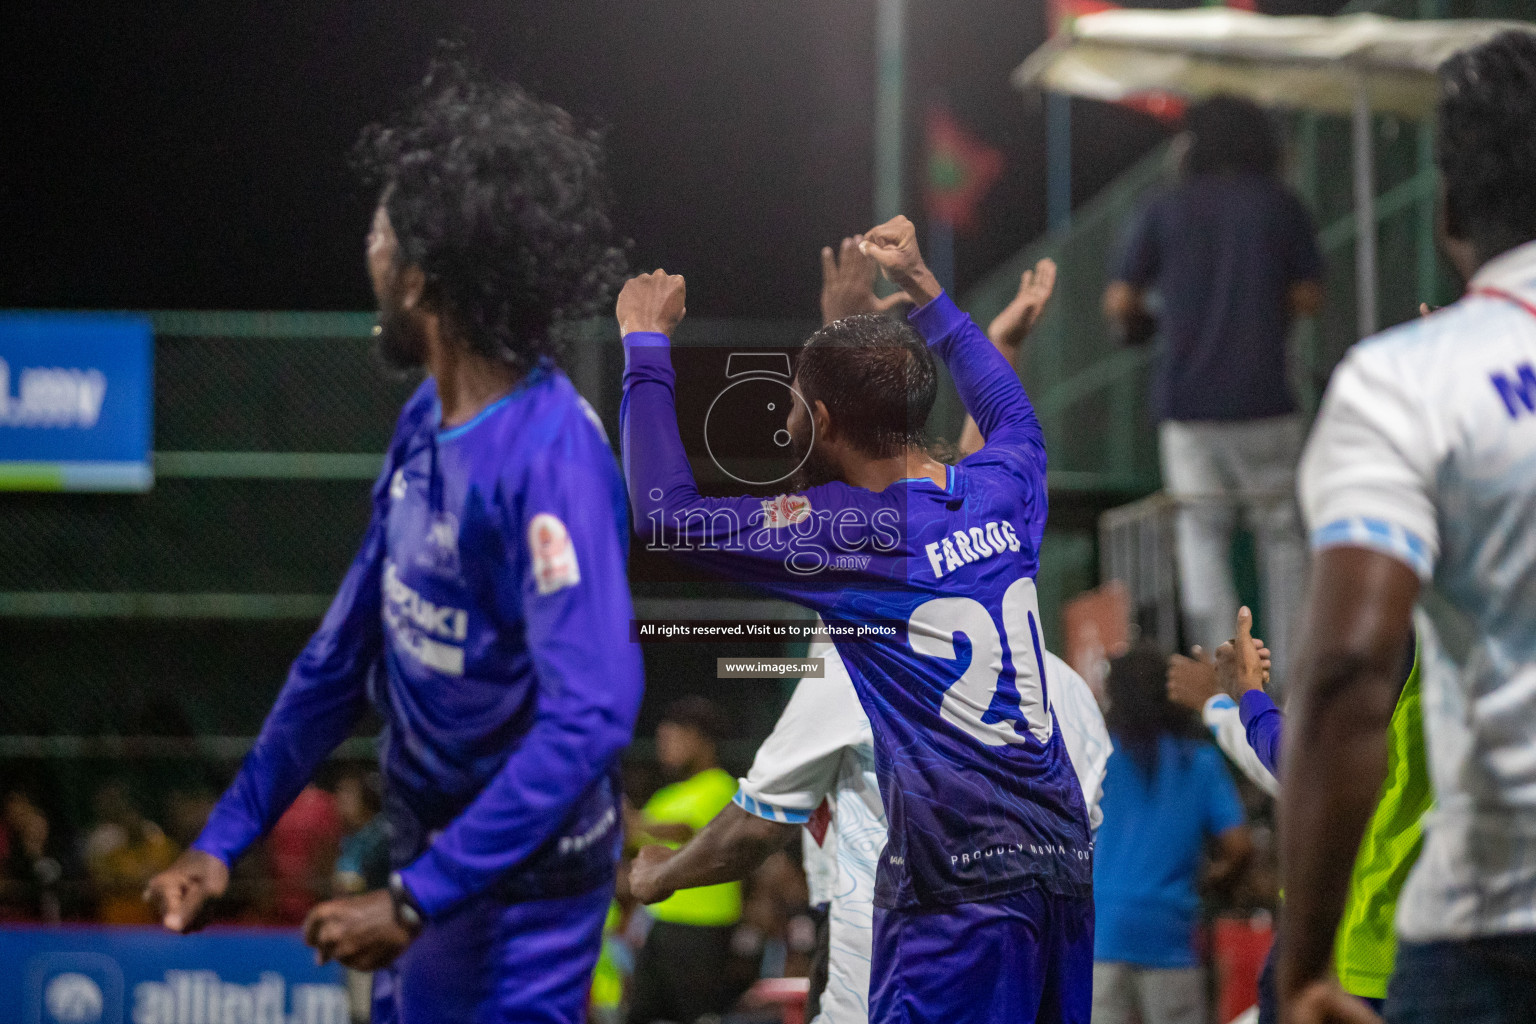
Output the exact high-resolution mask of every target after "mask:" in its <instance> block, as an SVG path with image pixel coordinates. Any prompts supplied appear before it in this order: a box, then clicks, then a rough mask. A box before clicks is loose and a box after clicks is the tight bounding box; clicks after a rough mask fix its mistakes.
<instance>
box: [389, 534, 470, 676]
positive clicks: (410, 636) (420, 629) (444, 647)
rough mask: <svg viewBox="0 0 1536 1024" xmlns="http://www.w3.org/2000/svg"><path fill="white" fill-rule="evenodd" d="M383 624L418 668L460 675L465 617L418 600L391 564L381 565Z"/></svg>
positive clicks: (466, 628) (466, 626) (457, 610)
mask: <svg viewBox="0 0 1536 1024" xmlns="http://www.w3.org/2000/svg"><path fill="white" fill-rule="evenodd" d="M384 622H385V624H386V625H388V626H389V631H390V634H391V635H392V636H393V637H394V640H395V643H396V644H397V645H398V646H399V647H400V649H401V650H403V651H404V652H405V653H407V654H409V655H410V656H411V657H413V658H415V659H416V660H417V661H419V662H421V664H422V665H424V666H426V667H427V668H430V669H433V670H435V671H438V672H442V673H444V674H446V675H450V676H461V675H463V674H464V648H463V647H460V646H457V645H458V644H462V643H463V642H464V638H465V637H466V636H467V635H468V634H469V613H468V612H467V611H465V610H464V609H462V608H453V607H450V606H448V605H438V604H433V603H432V602H431V601H428V600H427V599H426V598H424V597H422V596H421V594H419V593H417V592H416V591H415V590H413V589H412V588H411V587H409V586H407V585H406V583H405V582H404V581H403V580H401V579H400V573H399V571H398V570H397V569H396V568H395V563H394V562H386V563H384ZM445 640H446V641H451V642H450V643H444V642H443V641H445Z"/></svg>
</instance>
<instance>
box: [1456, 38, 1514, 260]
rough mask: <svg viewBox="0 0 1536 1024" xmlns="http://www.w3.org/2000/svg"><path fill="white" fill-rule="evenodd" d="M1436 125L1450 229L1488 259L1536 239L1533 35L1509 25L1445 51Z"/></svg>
mask: <svg viewBox="0 0 1536 1024" xmlns="http://www.w3.org/2000/svg"><path fill="white" fill-rule="evenodd" d="M1438 124H1439V128H1438V132H1437V136H1438V137H1437V138H1436V140H1435V161H1436V163H1437V164H1438V165H1439V167H1440V176H1441V179H1442V180H1443V181H1444V183H1445V213H1446V224H1447V226H1448V227H1449V228H1450V232H1451V234H1452V235H1455V236H1456V237H1458V238H1463V239H1466V240H1467V241H1470V242H1472V243H1473V244H1474V245H1475V246H1477V248H1479V249H1480V250H1484V251H1482V252H1480V253H1479V255H1480V256H1482V258H1484V259H1486V258H1488V257H1491V256H1496V255H1498V254H1499V253H1500V252H1503V251H1504V250H1505V249H1509V248H1512V247H1513V246H1515V245H1518V244H1520V243H1521V242H1525V241H1529V240H1530V239H1532V238H1536V35H1532V34H1530V33H1528V32H1505V33H1503V34H1501V35H1498V36H1495V37H1494V38H1493V39H1490V40H1489V41H1488V42H1486V43H1483V44H1482V45H1481V46H1475V47H1472V48H1471V49H1468V50H1463V51H1462V52H1461V53H1458V54H1456V55H1455V56H1453V57H1450V58H1448V59H1447V60H1446V61H1445V63H1444V64H1442V65H1441V66H1440V111H1439V122H1438Z"/></svg>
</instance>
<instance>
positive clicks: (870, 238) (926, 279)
mask: <svg viewBox="0 0 1536 1024" xmlns="http://www.w3.org/2000/svg"><path fill="white" fill-rule="evenodd" d="M859 252H861V253H863V254H864V255H866V256H868V257H869V258H870V259H872V260H874V261H875V262H876V263H878V264H879V265H880V269H881V271H883V272H884V273H885V276H886V278H887V279H888V280H889V281H890V282H891V283H892V284H894V285H895V286H896V287H898V288H900V289H901V290H902V291H904V292H906V293H907V296H908V297H909V298H910V299H911V300H912V301H913V302H915V303H917V304H918V305H920V306H921V305H925V304H927V303H928V302H931V301H932V300H933V299H935V298H937V297H938V296H939V294H940V293H941V292H942V291H943V290H944V289H943V288H940V287H939V282H938V279H937V278H935V277H934V276H933V274H932V273H931V272H929V270H928V266H927V264H925V263H924V262H923V254H922V253H921V252H920V251H918V248H917V228H915V227H913V225H912V222H911V221H910V220H907V218H905V217H903V216H901V215H899V214H898V215H897V216H895V217H893V218H891V219H890V220H888V221H886V222H885V223H884V224H881V225H879V226H878V227H873V228H870V229H869V230H868V231H867V232H865V233H864V240H863V241H862V242H860V243H859Z"/></svg>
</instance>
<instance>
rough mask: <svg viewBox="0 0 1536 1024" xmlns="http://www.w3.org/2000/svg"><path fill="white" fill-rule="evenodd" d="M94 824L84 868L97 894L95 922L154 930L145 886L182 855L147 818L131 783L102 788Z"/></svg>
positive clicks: (117, 781)
mask: <svg viewBox="0 0 1536 1024" xmlns="http://www.w3.org/2000/svg"><path fill="white" fill-rule="evenodd" d="M91 803H92V807H93V809H94V811H95V814H96V824H95V825H94V826H93V827H92V828H91V831H90V833H89V835H87V836H86V840H85V866H86V870H87V871H88V872H89V874H90V878H91V884H92V885H93V886H94V887H95V890H96V899H97V904H96V917H97V920H99V921H101V922H102V923H103V924H154V923H155V920H156V918H155V915H154V913H153V911H151V910H150V908H149V905H148V904H147V903H145V902H144V886H145V885H147V884H148V883H149V880H150V879H151V878H153V877H155V875H157V874H159V873H160V872H162V871H164V870H165V869H166V868H168V867H170V866H171V862H172V861H174V860H175V859H176V855H177V854H178V853H180V852H181V851H180V850H178V849H177V847H176V844H175V843H173V842H171V840H170V838H169V837H167V836H166V834H165V832H164V831H163V830H162V829H161V828H160V826H159V825H156V824H155V823H154V822H152V821H150V820H149V819H148V818H146V817H145V816H144V813H143V812H142V811H140V810H139V808H138V805H137V804H135V803H134V801H133V795H132V794H131V793H130V792H129V790H128V783H126V782H124V781H122V780H121V779H113V780H111V781H109V782H106V783H103V784H102V785H101V786H100V787H99V788H98V789H97V790H96V794H95V796H94V797H93V798H92V801H91Z"/></svg>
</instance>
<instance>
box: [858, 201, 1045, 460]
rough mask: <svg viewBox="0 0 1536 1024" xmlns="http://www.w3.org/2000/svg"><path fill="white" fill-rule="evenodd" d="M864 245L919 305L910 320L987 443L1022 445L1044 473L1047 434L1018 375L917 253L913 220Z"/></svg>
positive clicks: (878, 231) (890, 226)
mask: <svg viewBox="0 0 1536 1024" xmlns="http://www.w3.org/2000/svg"><path fill="white" fill-rule="evenodd" d="M860 249H861V251H863V252H864V253H865V254H867V255H868V256H870V257H871V258H873V259H874V260H875V262H876V263H878V264H880V268H881V270H883V271H884V273H885V275H886V277H888V278H890V280H891V281H892V282H894V283H895V284H896V286H897V287H898V288H900V289H901V290H902V291H904V292H906V293H907V295H908V297H910V298H911V299H912V301H913V302H914V303H916V304H917V307H918V308H917V309H915V310H913V311H912V312H911V313H910V314H908V319H909V320H910V321H911V322H912V324H913V326H914V327H916V328H917V330H918V333H920V334H921V335H922V336H923V340H924V341H926V342H927V343H928V345H929V347H930V348H932V349H933V350H934V351H935V352H936V353H937V354H938V355H939V357H940V358H941V359H943V360H944V362H945V364H946V365H947V366H948V367H949V372H950V375H951V376H952V377H953V378H954V380H955V387H956V388H957V389H958V390H959V391H960V398H961V400H962V401H964V403H965V408H966V411H968V412H969V413H970V414H971V415H972V416H974V417H975V418H976V425H977V426H978V427H980V428H981V433H982V436H984V437H985V438H986V439H987V445H988V446H989V447H991V446H1001V447H1007V448H1014V449H1020V450H1022V451H1024V452H1026V453H1027V456H1028V457H1029V459H1030V461H1031V462H1032V463H1034V464H1035V466H1036V468H1037V469H1038V471H1039V472H1041V473H1044V471H1045V438H1044V435H1043V434H1042V433H1041V430H1040V421H1039V419H1038V418H1037V417H1036V416H1035V410H1034V406H1032V405H1030V402H1029V396H1028V395H1026V394H1025V393H1024V386H1023V385H1022V384H1020V383H1019V376H1018V374H1017V373H1015V372H1014V370H1013V367H1012V366H1010V365H1009V364H1008V361H1007V360H1006V359H1004V358H1003V356H1002V353H1000V352H998V350H997V349H996V348H994V347H993V346H992V343H991V342H989V341H988V340H987V338H986V335H984V334H982V333H981V328H979V327H977V326H976V324H975V323H974V322H973V321H972V320H971V318H970V317H968V316H966V315H965V314H964V313H962V312H961V311H960V310H959V309H958V308H957V307H956V306H955V304H954V302H953V301H951V300H950V298H949V296H948V295H946V294H944V289H942V288H941V287H939V282H938V280H937V279H936V278H935V277H934V276H933V274H932V272H930V271H929V269H928V267H927V265H926V264H924V262H923V257H922V253H921V252H919V251H918V247H917V231H916V229H915V228H914V227H913V226H912V222H911V221H909V220H908V219H907V218H905V217H896V218H895V219H894V220H890V221H887V222H886V223H884V224H881V225H880V226H879V227H875V228H872V229H870V231H869V232H868V233H867V234H866V235H865V236H864V241H863V242H862V243H861V244H860Z"/></svg>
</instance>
